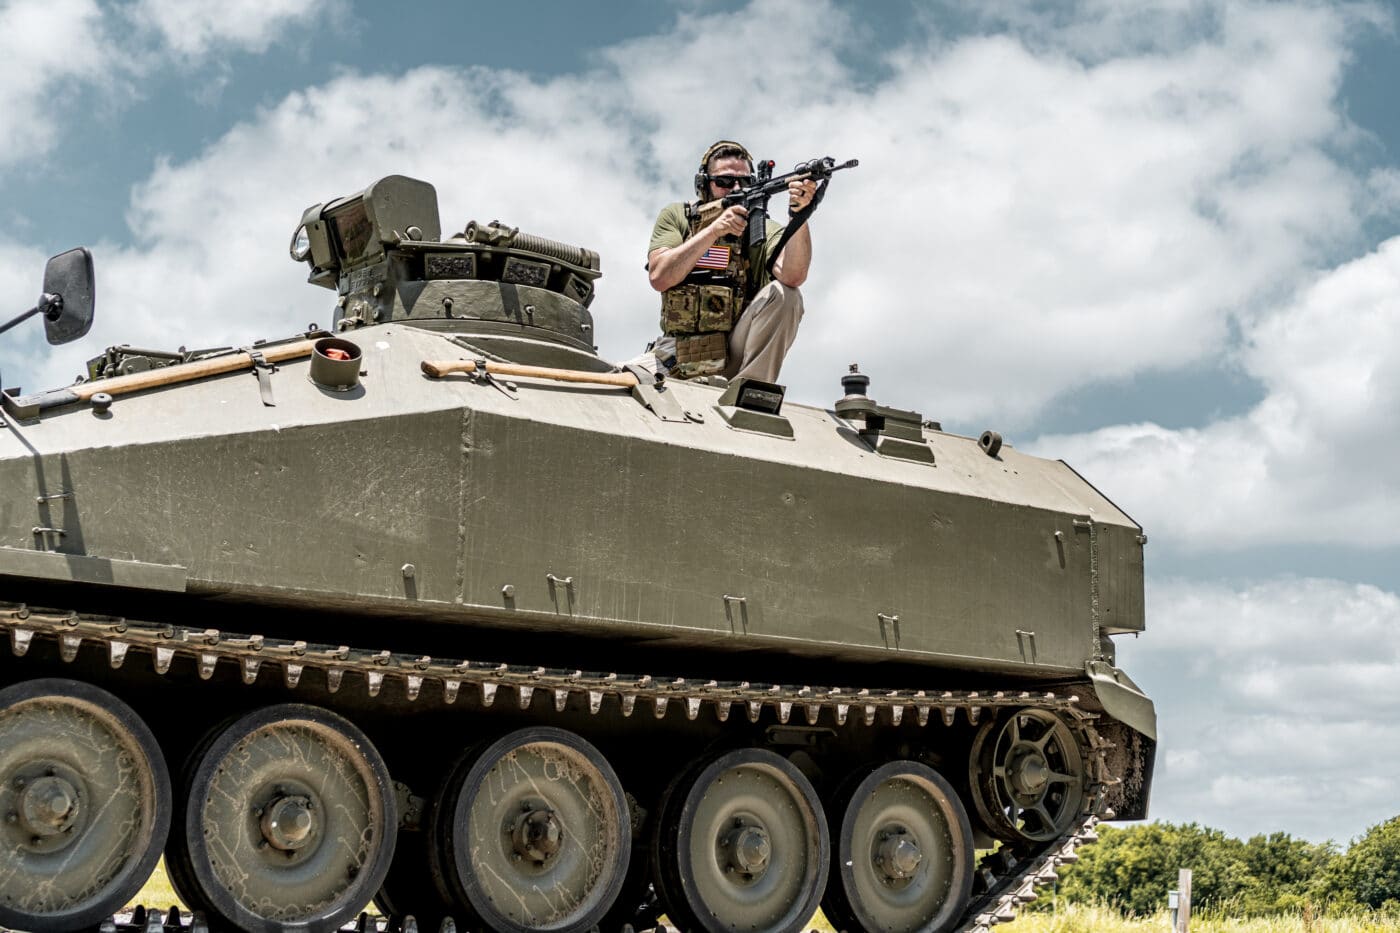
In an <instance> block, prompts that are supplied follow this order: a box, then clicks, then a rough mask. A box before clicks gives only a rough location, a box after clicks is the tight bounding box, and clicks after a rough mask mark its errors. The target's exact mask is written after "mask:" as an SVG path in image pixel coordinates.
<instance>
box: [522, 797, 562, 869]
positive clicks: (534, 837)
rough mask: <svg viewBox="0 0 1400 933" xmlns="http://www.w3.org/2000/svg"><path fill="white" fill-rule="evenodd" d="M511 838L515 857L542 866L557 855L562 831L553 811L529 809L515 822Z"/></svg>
mask: <svg viewBox="0 0 1400 933" xmlns="http://www.w3.org/2000/svg"><path fill="white" fill-rule="evenodd" d="M511 836H512V842H513V843H514V847H515V854H516V855H519V856H521V857H528V858H529V859H530V860H531V861H533V862H536V863H539V864H543V863H544V862H546V861H548V860H549V859H551V858H553V857H554V856H555V855H557V854H558V852H559V847H560V846H561V845H562V844H563V836H564V830H563V828H562V827H561V826H560V825H559V821H558V820H557V819H555V816H554V811H553V810H548V809H543V810H535V809H531V810H529V811H528V812H525V813H522V814H521V815H520V818H519V819H517V820H516V822H515V827H514V829H513V830H512V833H511Z"/></svg>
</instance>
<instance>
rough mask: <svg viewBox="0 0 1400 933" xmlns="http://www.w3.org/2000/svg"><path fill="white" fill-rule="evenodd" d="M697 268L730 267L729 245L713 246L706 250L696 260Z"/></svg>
mask: <svg viewBox="0 0 1400 933" xmlns="http://www.w3.org/2000/svg"><path fill="white" fill-rule="evenodd" d="M695 268H697V269H728V268H729V247H727V246H711V247H710V248H709V249H707V250H705V254H704V255H703V256H701V257H700V258H699V259H697V260H696V261H695Z"/></svg>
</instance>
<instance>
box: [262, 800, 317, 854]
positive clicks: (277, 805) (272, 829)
mask: <svg viewBox="0 0 1400 933" xmlns="http://www.w3.org/2000/svg"><path fill="white" fill-rule="evenodd" d="M318 822H319V820H318V818H317V813H316V804H315V803H314V802H313V801H312V799H311V798H310V797H307V796H305V795H304V794H282V793H279V794H278V795H277V796H276V797H274V798H273V799H272V802H271V803H269V804H268V805H267V806H266V807H264V808H263V811H262V819H261V821H260V823H261V827H262V835H263V839H264V840H266V841H267V843H268V845H270V846H272V847H273V848H274V849H279V850H281V851H283V852H295V851H297V850H298V849H303V848H305V847H306V846H307V845H308V844H310V842H311V841H312V840H313V839H315V838H316V836H317V835H318V832H317V831H318V829H319V825H318Z"/></svg>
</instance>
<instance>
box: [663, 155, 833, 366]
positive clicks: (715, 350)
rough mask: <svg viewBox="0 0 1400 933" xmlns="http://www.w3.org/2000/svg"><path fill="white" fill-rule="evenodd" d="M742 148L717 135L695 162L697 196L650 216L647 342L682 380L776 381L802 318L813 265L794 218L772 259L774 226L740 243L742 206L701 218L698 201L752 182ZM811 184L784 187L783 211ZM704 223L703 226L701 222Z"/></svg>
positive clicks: (807, 239) (805, 232) (777, 233)
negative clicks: (655, 319)
mask: <svg viewBox="0 0 1400 933" xmlns="http://www.w3.org/2000/svg"><path fill="white" fill-rule="evenodd" d="M754 181H755V177H754V161H753V157H752V156H751V155H749V152H748V150H747V149H745V148H744V147H743V146H741V145H739V144H738V143H736V142H732V141H730V140H720V141H719V142H717V143H715V144H714V145H713V146H711V147H710V148H709V149H707V150H705V155H704V156H703V157H702V158H701V160H700V170H699V172H697V173H696V175H695V193H696V195H698V196H699V201H695V202H692V203H685V204H682V203H676V204H668V205H667V206H666V207H665V208H663V209H662V211H661V214H660V216H659V217H657V218H656V226H655V228H654V229H653V230H652V233H651V246H650V248H649V250H648V252H647V271H648V274H649V276H650V278H651V287H652V288H654V289H656V290H657V291H658V292H661V293H662V295H661V332H662V336H661V337H660V338H659V339H658V340H657V341H656V343H655V344H654V345H653V347H652V354H653V355H654V356H655V358H656V364H657V367H658V368H660V369H662V370H664V371H666V372H668V373H669V374H670V375H672V376H674V377H676V378H680V379H689V378H693V377H696V376H705V375H714V374H717V375H721V376H724V377H726V378H729V379H733V378H735V377H738V376H745V377H749V378H752V379H758V380H761V381H763V382H777V381H778V371H779V370H780V369H781V368H782V365H783V357H785V356H786V355H787V351H788V348H789V347H790V346H792V341H793V339H794V338H796V336H797V325H798V324H799V323H800V322H801V321H802V293H801V292H800V291H798V286H799V285H801V284H802V283H803V282H805V281H806V280H807V270H808V268H809V267H810V266H811V262H812V236H811V233H810V231H809V228H808V226H807V225H806V224H803V225H802V226H801V227H800V228H799V229H798V230H797V231H796V232H795V233H794V234H793V235H792V236H791V237H790V238H789V239H788V242H787V244H786V245H785V246H783V248H782V253H781V254H780V255H779V256H778V257H777V259H776V260H775V261H774V262H773V263H772V274H771V276H770V274H769V271H768V269H769V260H770V259H772V252H773V250H774V249H776V248H777V246H778V242H779V240H780V239H781V238H782V234H783V228H782V227H781V226H779V225H778V224H776V223H774V222H773V221H771V220H770V221H768V223H767V228H766V231H765V233H766V237H765V239H764V242H763V244H762V245H761V246H758V247H755V248H753V249H745V248H744V245H743V237H744V230H745V227H746V226H747V224H748V220H747V217H748V212H747V211H746V210H745V209H744V208H743V207H742V206H739V205H733V206H730V207H726V208H725V209H724V210H723V211H722V212H720V214H719V216H718V217H715V218H714V219H713V220H709V219H708V218H709V216H710V215H709V213H706V215H705V216H706V220H702V219H701V214H702V212H701V211H700V205H701V204H702V203H704V202H708V201H713V200H716V199H718V198H722V197H724V196H725V195H726V194H729V193H730V192H731V191H733V190H734V189H735V187H740V188H745V187H748V186H750V185H752V184H753V183H754ZM815 192H816V183H815V182H813V181H811V180H800V181H799V180H794V181H792V182H790V183H789V184H788V214H789V216H791V215H792V214H795V213H797V212H798V211H800V210H802V209H803V208H805V207H806V206H807V205H808V204H809V203H811V200H812V197H813V195H814V194H815ZM707 221H708V222H707Z"/></svg>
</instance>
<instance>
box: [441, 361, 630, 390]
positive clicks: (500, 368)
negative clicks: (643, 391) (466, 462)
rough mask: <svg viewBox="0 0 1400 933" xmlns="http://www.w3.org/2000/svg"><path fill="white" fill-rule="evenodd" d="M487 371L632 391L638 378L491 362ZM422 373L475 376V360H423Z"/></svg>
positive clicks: (496, 374) (628, 374) (498, 374)
mask: <svg viewBox="0 0 1400 933" xmlns="http://www.w3.org/2000/svg"><path fill="white" fill-rule="evenodd" d="M486 371H487V372H488V373H491V374H492V375H493V376H533V377H535V378H536V379H554V380H557V381H559V382H589V383H594V384H596V385H605V386H617V387H619V388H622V389H630V388H632V387H633V386H634V385H636V384H637V377H636V376H634V375H632V374H631V373H590V372H587V371H585V370H582V369H553V368H551V367H548V366H522V365H520V364H517V363H490V362H488V363H487V364H486ZM423 372H424V373H426V374H427V375H429V376H433V377H434V378H441V377H442V376H446V375H447V374H448V373H474V372H476V363H475V362H473V361H472V360H424V361H423Z"/></svg>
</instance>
